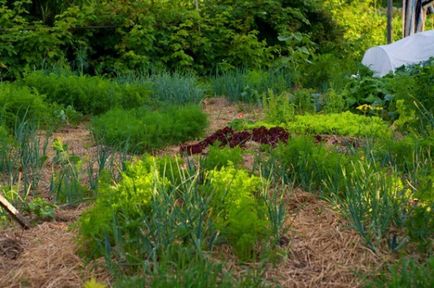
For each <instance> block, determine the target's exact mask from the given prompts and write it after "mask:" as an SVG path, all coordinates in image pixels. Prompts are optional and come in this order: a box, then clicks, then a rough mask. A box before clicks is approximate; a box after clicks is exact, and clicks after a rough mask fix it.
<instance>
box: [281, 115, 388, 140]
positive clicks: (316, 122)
mask: <svg viewBox="0 0 434 288" xmlns="http://www.w3.org/2000/svg"><path fill="white" fill-rule="evenodd" d="M286 127H287V128H288V129H289V130H290V131H292V132H295V133H300V134H305V133H308V134H337V135H348V136H374V137H387V136H391V134H392V131H391V130H390V129H389V127H388V126H387V124H386V122H384V121H383V120H382V119H381V118H379V117H376V116H372V117H366V116H362V115H357V114H353V113H351V112H343V113H331V114H307V115H296V116H295V119H294V121H292V122H289V123H287V124H286Z"/></svg>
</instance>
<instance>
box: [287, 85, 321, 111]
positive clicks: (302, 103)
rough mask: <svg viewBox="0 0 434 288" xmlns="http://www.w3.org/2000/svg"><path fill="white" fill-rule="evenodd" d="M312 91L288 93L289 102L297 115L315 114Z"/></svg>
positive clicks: (304, 90)
mask: <svg viewBox="0 0 434 288" xmlns="http://www.w3.org/2000/svg"><path fill="white" fill-rule="evenodd" d="M312 94H313V90H310V89H299V90H296V91H294V92H291V93H289V102H290V103H292V104H293V105H294V108H295V111H296V112H297V113H299V114H304V113H312V112H315V106H314V101H313V96H312Z"/></svg>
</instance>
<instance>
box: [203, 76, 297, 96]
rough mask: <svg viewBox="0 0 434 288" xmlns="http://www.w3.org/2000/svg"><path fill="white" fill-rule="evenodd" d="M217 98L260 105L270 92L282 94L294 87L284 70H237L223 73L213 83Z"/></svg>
mask: <svg viewBox="0 0 434 288" xmlns="http://www.w3.org/2000/svg"><path fill="white" fill-rule="evenodd" d="M211 86H212V92H213V94H214V95H216V96H226V97H227V98H228V99H229V100H230V101H233V102H248V103H260V101H261V95H262V94H263V93H266V92H267V91H268V90H271V91H273V93H277V94H280V93H282V92H283V91H285V90H287V89H288V88H290V87H291V86H292V81H291V77H290V75H289V74H288V73H286V72H285V71H282V70H279V69H277V70H263V71H260V70H252V71H244V70H235V71H230V72H225V73H222V74H221V75H218V76H216V77H215V78H214V79H212V81H211Z"/></svg>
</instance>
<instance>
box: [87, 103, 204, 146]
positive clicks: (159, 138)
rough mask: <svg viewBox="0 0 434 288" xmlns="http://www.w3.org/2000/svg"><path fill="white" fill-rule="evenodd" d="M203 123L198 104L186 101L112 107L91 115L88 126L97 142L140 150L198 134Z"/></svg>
mask: <svg viewBox="0 0 434 288" xmlns="http://www.w3.org/2000/svg"><path fill="white" fill-rule="evenodd" d="M207 123H208V122H207V117H206V115H205V114H204V113H203V112H202V111H201V109H200V108H199V107H198V106H196V105H187V106H170V107H162V108H161V109H159V110H150V109H147V108H138V109H133V110H123V109H113V110H110V111H108V112H107V113H105V114H103V115H100V116H98V117H95V118H93V119H92V121H91V126H90V129H91V131H92V133H93V134H94V137H95V139H96V141H97V142H98V143H103V144H106V145H109V146H112V147H118V148H119V147H121V148H124V149H127V150H129V151H132V152H144V151H151V150H154V149H158V148H162V147H164V146H167V145H170V144H178V143H182V142H184V141H187V140H191V139H194V138H196V137H199V136H201V135H202V134H203V133H204V129H205V128H206V126H207Z"/></svg>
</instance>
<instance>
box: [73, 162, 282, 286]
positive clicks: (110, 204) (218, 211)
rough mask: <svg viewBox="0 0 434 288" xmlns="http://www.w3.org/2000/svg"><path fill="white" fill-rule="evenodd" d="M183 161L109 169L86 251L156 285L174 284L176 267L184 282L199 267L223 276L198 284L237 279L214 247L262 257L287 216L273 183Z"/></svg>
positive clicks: (86, 235) (82, 227)
mask: <svg viewBox="0 0 434 288" xmlns="http://www.w3.org/2000/svg"><path fill="white" fill-rule="evenodd" d="M184 164H185V163H184V162H183V161H182V159H179V158H169V157H163V158H156V157H151V156H144V157H143V158H142V159H141V160H138V161H135V162H130V163H128V164H127V166H126V170H125V171H124V172H122V176H121V178H120V179H119V180H115V179H113V178H112V177H111V176H110V175H109V174H108V173H103V174H102V176H101V178H100V183H99V185H98V189H97V194H96V195H97V197H96V200H95V203H94V205H93V206H92V207H90V208H89V209H88V211H86V212H85V213H84V214H83V215H82V216H81V217H80V220H79V222H78V224H77V225H78V229H79V239H78V240H79V243H80V246H81V252H82V253H84V254H85V255H87V256H88V257H91V258H95V257H99V256H104V257H105V259H106V261H107V264H108V265H109V267H112V268H113V272H114V273H115V275H118V276H119V275H120V278H119V279H120V280H119V281H121V282H127V283H131V282H130V281H132V282H134V283H135V282H136V281H137V282H138V283H141V282H140V281H142V280H143V279H142V278H141V277H143V275H145V274H146V275H151V278H153V280H154V281H157V282H156V284H157V283H160V284H161V283H172V281H174V279H172V278H171V277H170V275H168V274H167V273H166V272H167V271H166V270H165V269H169V268H170V269H171V270H175V271H178V273H179V275H183V276H180V277H182V279H178V280H179V281H184V280H187V279H190V277H189V276H188V272H189V271H199V270H200V271H202V273H205V275H209V274H208V273H211V271H214V272H213V273H217V275H220V276H219V277H218V278H219V280H217V279H214V278H213V277H211V278H209V277H207V279H209V280H207V281H205V278H203V277H201V276H200V277H199V278H198V277H195V280H193V279H190V280H191V281H193V283H202V281H205V282H204V283H208V284H209V285H211V287H214V284H213V283H214V282H215V281H223V280H222V279H221V278H220V277H223V278H225V279H226V278H228V279H227V281H229V280H230V281H232V280H233V279H232V280H231V278H232V276H231V275H230V274H226V273H224V272H223V271H222V270H221V266H219V265H218V264H217V263H218V261H217V259H216V261H217V262H214V261H210V260H209V258H208V257H209V252H211V251H213V249H214V248H215V247H216V246H217V245H221V244H224V243H225V244H229V245H230V246H231V247H232V248H233V249H234V252H235V253H236V255H238V256H239V257H240V259H242V260H252V259H257V257H258V253H260V252H261V244H262V243H264V241H265V242H266V241H267V239H270V237H274V236H272V235H274V234H275V235H278V234H279V233H280V231H281V228H282V225H283V220H282V219H284V213H282V211H280V208H281V206H279V207H280V208H279V207H277V208H276V209H273V208H272V207H271V206H273V203H277V204H276V205H278V203H280V201H277V202H276V201H274V200H276V199H275V198H269V196H268V195H270V193H269V192H270V190H269V188H268V187H269V186H268V184H269V183H268V182H267V181H265V180H264V179H262V178H261V177H258V176H253V175H249V173H248V172H246V171H244V170H240V169H236V168H234V166H232V165H231V164H229V166H223V167H220V168H216V169H211V170H206V171H201V170H200V166H194V165H189V164H188V165H184ZM273 199H274V200H273ZM276 211H277V212H276ZM277 214H278V215H277ZM282 217H283V218H282ZM271 219H274V220H271ZM272 222H273V223H274V224H273V223H272ZM277 242H278V241H272V243H277ZM267 245H268V244H267ZM276 245H277V244H276ZM268 246H269V247H270V246H272V245H268ZM169 263H170V264H169ZM199 263H200V266H201V267H202V268H201V269H199V266H198V265H199ZM212 263H213V264H212ZM216 264H217V266H216ZM152 267H154V268H152ZM219 267H220V268H219ZM197 269H199V270H197ZM116 273H119V274H116ZM122 275H123V276H122ZM125 275H137V277H136V278H131V277H126V278H125V277H124V276H125ZM184 277H187V278H185V279H184ZM140 279H142V280H140ZM183 279H184V280H183ZM213 279H214V280H213ZM197 281H199V282H197ZM208 281H211V282H208ZM225 281H226V280H224V281H223V282H225ZM157 287H159V286H158V285H157Z"/></svg>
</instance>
